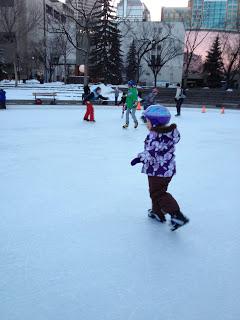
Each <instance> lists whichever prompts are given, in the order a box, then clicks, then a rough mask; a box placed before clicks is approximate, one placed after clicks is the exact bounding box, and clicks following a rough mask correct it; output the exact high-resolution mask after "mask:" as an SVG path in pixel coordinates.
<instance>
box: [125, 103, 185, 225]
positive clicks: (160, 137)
mask: <svg viewBox="0 0 240 320" xmlns="http://www.w3.org/2000/svg"><path fill="white" fill-rule="evenodd" d="M144 116H145V117H146V119H147V127H148V129H149V131H150V133H149V134H148V136H147V138H146V140H145V148H144V151H143V152H142V153H140V154H139V155H138V157H137V158H135V159H133V160H132V162H131V165H132V166H134V165H136V164H137V163H142V164H143V168H142V172H143V173H145V174H147V175H148V182H149V192H150V197H151V199H152V209H151V210H149V214H148V215H149V217H150V218H153V219H157V220H158V221H160V222H162V223H164V222H166V218H165V215H166V214H170V216H171V230H172V231H174V230H176V229H178V228H180V227H182V226H183V225H184V224H186V223H188V222H189V219H188V218H187V217H185V216H184V215H183V214H182V212H181V211H180V207H179V205H178V203H177V201H176V200H175V199H174V198H173V197H172V195H171V194H170V193H168V192H167V189H168V185H169V183H170V182H171V180H172V178H173V176H174V175H175V174H176V164H175V145H176V144H177V143H178V142H179V140H180V134H179V132H178V130H177V126H176V124H171V125H168V123H169V121H170V119H171V115H170V112H169V111H168V109H167V108H165V107H163V106H161V105H153V106H150V107H149V108H148V109H147V110H146V111H145V113H144Z"/></svg>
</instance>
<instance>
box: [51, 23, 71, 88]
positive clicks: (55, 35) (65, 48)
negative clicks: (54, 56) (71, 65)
mask: <svg viewBox="0 0 240 320" xmlns="http://www.w3.org/2000/svg"><path fill="white" fill-rule="evenodd" d="M63 26H64V29H63ZM75 32H76V28H75V25H73V23H72V22H71V21H69V19H64V20H62V19H59V20H55V21H54V20H53V19H49V21H48V34H49V39H50V41H49V42H50V43H49V44H50V46H49V48H51V45H52V41H51V39H53V43H54V47H55V48H54V50H55V52H58V55H59V57H60V58H59V60H63V66H64V82H65V84H66V83H67V77H68V58H69V57H70V55H71V54H72V53H73V51H74V50H76V49H75V47H74V46H73V45H72V43H71V42H70V41H69V38H68V36H67V35H72V36H73V35H74V34H75ZM55 40H56V41H55ZM50 51H51V50H50ZM47 60H48V59H46V64H47V63H49V61H47ZM45 67H46V69H48V66H47V65H46V66H45Z"/></svg>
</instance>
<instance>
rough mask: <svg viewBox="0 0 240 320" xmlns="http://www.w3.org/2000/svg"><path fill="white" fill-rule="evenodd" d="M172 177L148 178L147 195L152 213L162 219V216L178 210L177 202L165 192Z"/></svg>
mask: <svg viewBox="0 0 240 320" xmlns="http://www.w3.org/2000/svg"><path fill="white" fill-rule="evenodd" d="M171 180H172V177H170V178H164V177H151V176H148V183H149V193H150V197H151V199H152V211H153V212H154V213H155V214H157V215H158V216H159V217H160V218H164V214H166V213H169V214H171V213H173V212H175V211H178V210H180V208H179V205H178V203H177V201H176V200H175V199H174V198H173V196H172V195H171V194H170V193H168V192H167V189H168V185H169V183H170V182H171Z"/></svg>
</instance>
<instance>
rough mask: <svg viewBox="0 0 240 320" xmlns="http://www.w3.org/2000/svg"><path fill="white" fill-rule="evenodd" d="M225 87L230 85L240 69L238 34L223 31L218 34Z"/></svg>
mask: <svg viewBox="0 0 240 320" xmlns="http://www.w3.org/2000/svg"><path fill="white" fill-rule="evenodd" d="M220 41H221V43H222V57H223V64H224V75H225V80H226V89H228V88H229V87H231V85H232V83H233V81H234V79H235V78H236V76H237V74H239V71H240V34H239V33H236V34H234V33H223V34H221V35H220Z"/></svg>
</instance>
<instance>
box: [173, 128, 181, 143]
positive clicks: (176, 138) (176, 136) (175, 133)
mask: <svg viewBox="0 0 240 320" xmlns="http://www.w3.org/2000/svg"><path fill="white" fill-rule="evenodd" d="M180 139H181V135H180V132H179V131H178V129H174V130H173V142H174V144H177V143H178V142H179V141H180Z"/></svg>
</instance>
